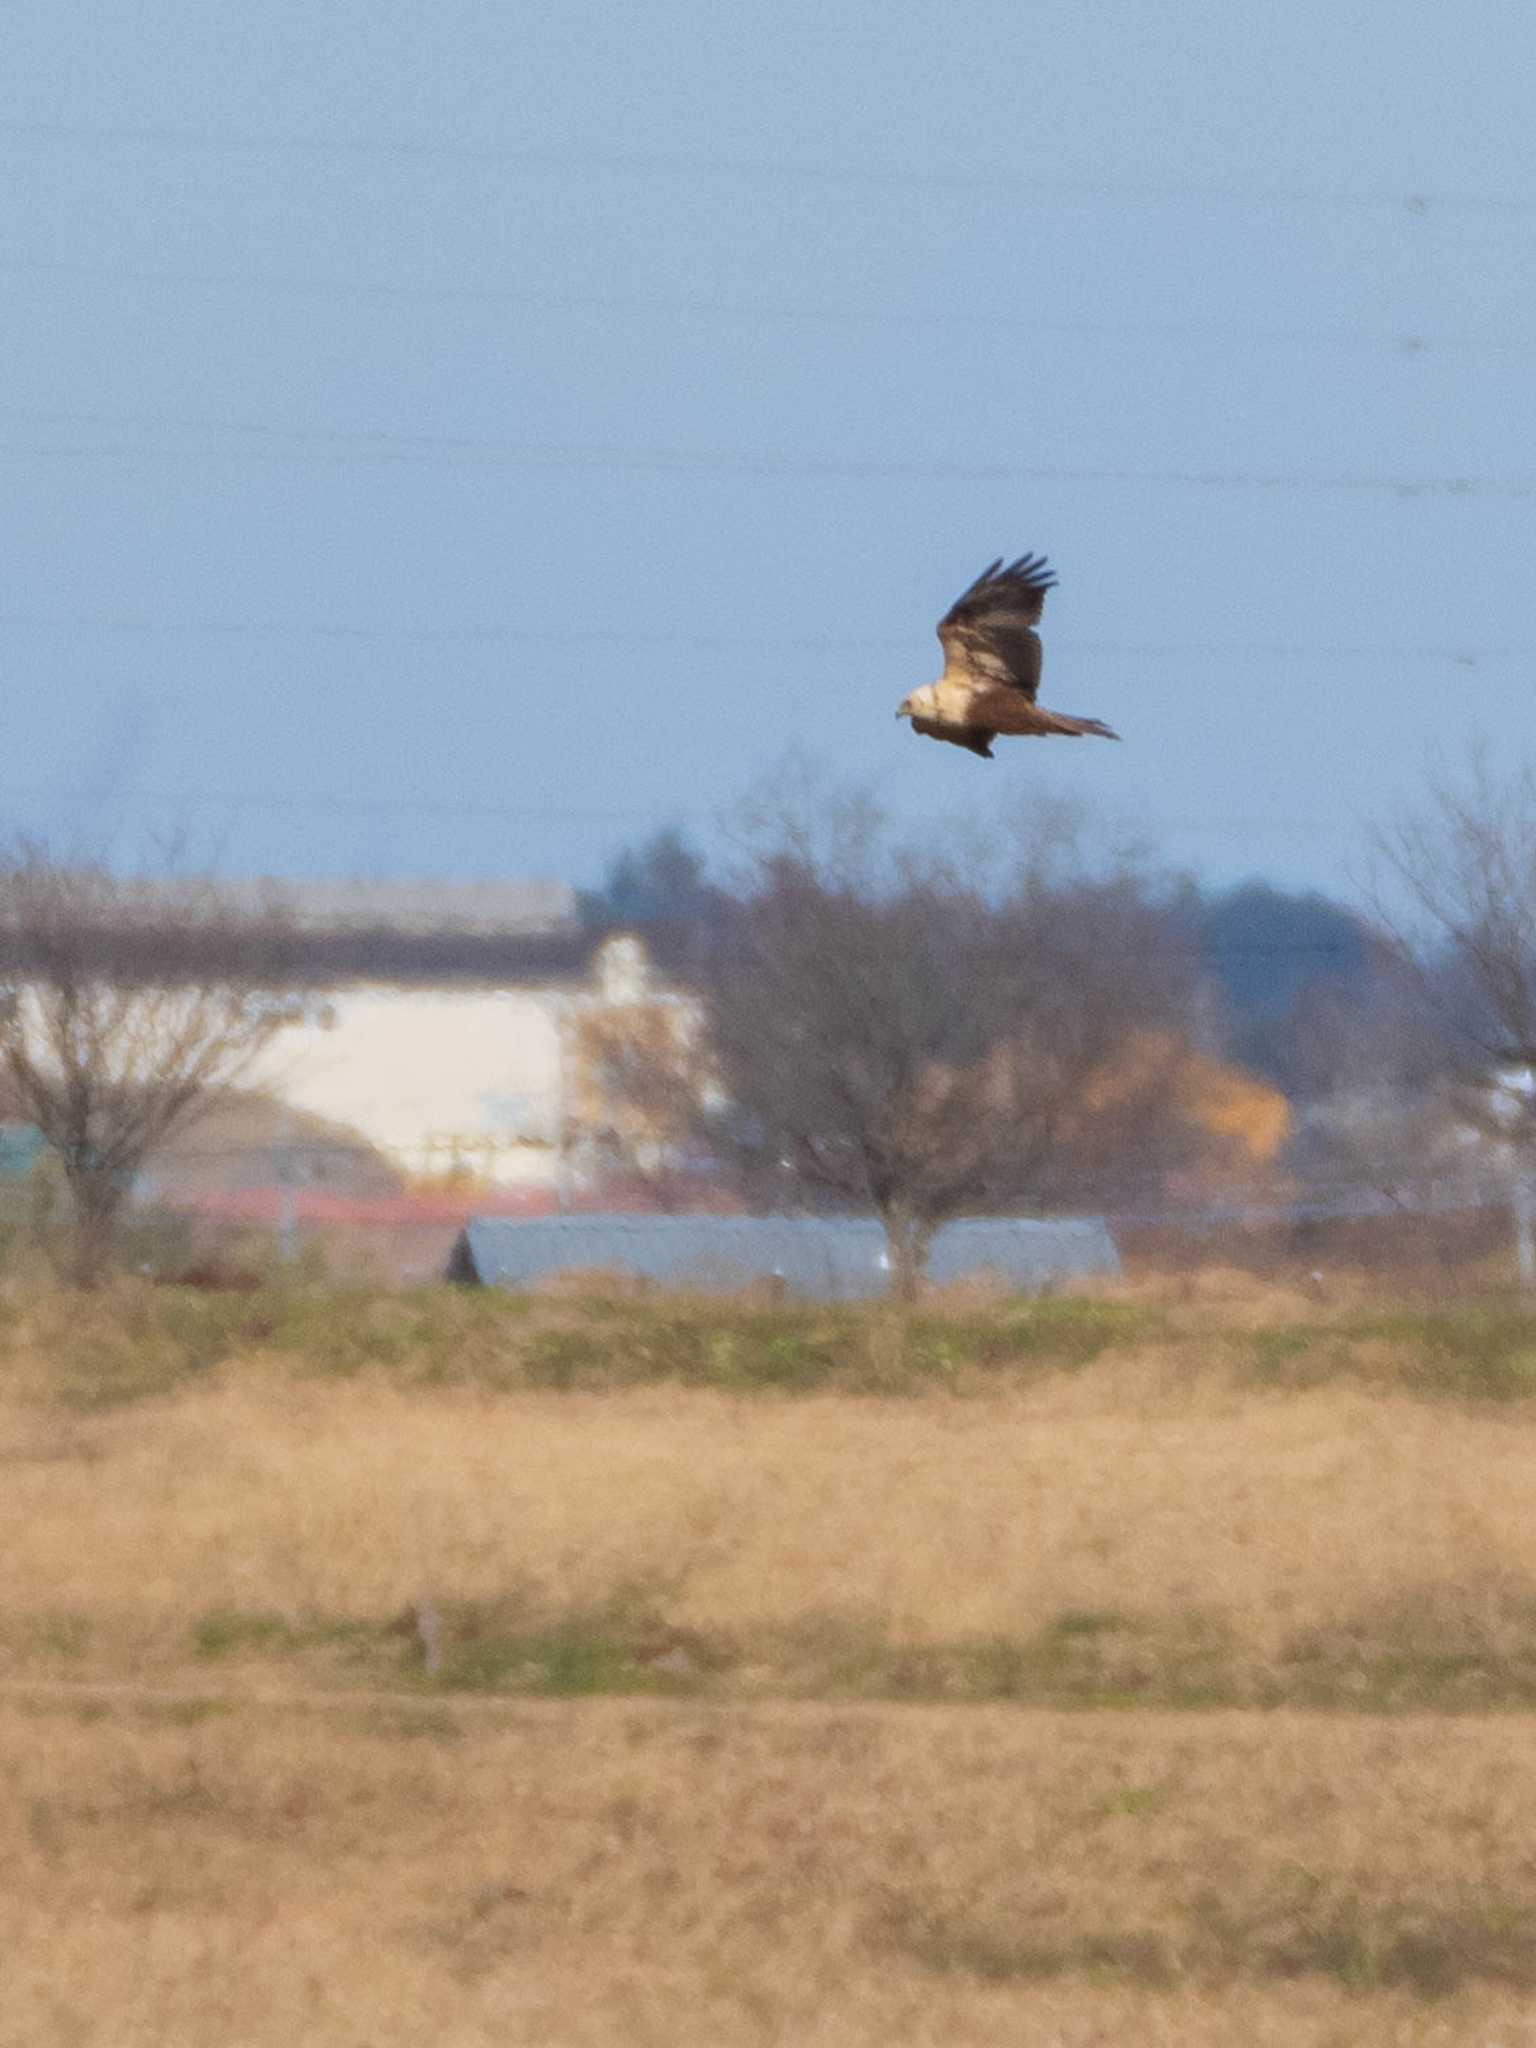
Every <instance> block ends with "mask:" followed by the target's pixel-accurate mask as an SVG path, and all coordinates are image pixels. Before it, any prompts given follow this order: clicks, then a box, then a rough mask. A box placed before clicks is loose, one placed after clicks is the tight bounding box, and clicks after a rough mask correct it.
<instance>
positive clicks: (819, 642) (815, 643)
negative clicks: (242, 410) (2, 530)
mask: <svg viewBox="0 0 1536 2048" xmlns="http://www.w3.org/2000/svg"><path fill="white" fill-rule="evenodd" d="M0 631H6V632H16V633H121V634H130V635H134V634H137V635H143V636H145V637H153V636H157V635H164V636H166V637H168V638H188V639H200V638H209V639H222V638H229V639H269V638H270V639H302V640H339V641H349V640H356V641H374V640H386V641H397V642H400V643H402V644H404V645H426V646H452V645H455V644H460V643H463V644H468V645H471V646H473V645H477V644H481V643H485V644H491V645H495V644H499V643H512V644H515V645H520V646H523V645H525V646H531V647H572V646H578V647H581V646H585V647H619V648H625V649H630V650H636V651H638V650H663V649H670V648H675V647H690V648H696V649H698V650H700V651H704V652H714V653H720V654H739V653H749V654H768V655H785V656H789V655H889V656H891V657H893V658H895V657H899V656H900V655H902V654H905V653H907V652H909V651H910V649H911V646H912V638H911V636H910V635H908V636H906V637H898V636H896V635H894V634H892V635H887V636H875V635H873V634H871V635H852V634H841V635H840V634H809V633H807V634H790V635H778V636H769V635H762V634H746V633H679V632H666V631H653V630H635V629H631V628H629V627H624V626H585V627H536V626H524V625H521V624H517V623H512V622H506V621H500V620H490V621H486V622H485V623H483V624H475V625H463V626H411V625H396V624H379V623H367V624H365V623H354V622H347V621H332V620H315V619H239V618H202V619H175V618H154V617H146V616H142V615H132V614H126V613H114V612H98V613H92V612H80V613H65V614H47V613H40V612H0ZM1051 644H1052V647H1053V649H1054V650H1055V652H1056V653H1058V654H1066V655H1073V656H1077V655H1092V656H1096V657H1106V656H1107V657H1111V658H1113V659H1117V660H1148V661H1190V660H1211V661H1258V662H1269V661H1276V662H1319V661H1320V662H1346V661H1347V662H1365V663H1373V662H1384V663H1388V664H1402V663H1408V662H1421V663H1434V664H1437V665H1439V664H1445V665H1448V666H1452V667H1456V668H1467V669H1475V668H1481V667H1484V666H1492V665H1494V664H1499V663H1505V662H1518V661H1536V641H1532V642H1528V643H1526V644H1523V645H1522V644H1520V643H1510V644H1508V645H1505V646H1476V645H1465V644H1464V645H1460V646H1456V645H1444V646H1432V645H1425V646H1398V647H1391V646H1365V645H1360V644H1358V643H1354V644H1349V643H1340V644H1332V645H1330V644H1327V643H1322V642H1318V643H1311V644H1308V643H1305V642H1291V643H1287V642H1283V641H1260V640H1205V641H1200V640H1171V641H1113V640H1069V639H1062V638H1059V637H1055V636H1053V638H1052V643H1051Z"/></svg>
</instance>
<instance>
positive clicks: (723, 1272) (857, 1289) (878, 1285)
mask: <svg viewBox="0 0 1536 2048" xmlns="http://www.w3.org/2000/svg"><path fill="white" fill-rule="evenodd" d="M610 1268H623V1269H625V1270H626V1271H629V1272H632V1273H636V1274H640V1275H642V1276H644V1277H645V1278H647V1279H650V1280H656V1281H660V1282H663V1283H665V1284H667V1285H670V1286H675V1287H689V1288H697V1289H700V1290H703V1291H706V1292H712V1291H721V1292H727V1291H730V1290H733V1289H735V1288H738V1287H742V1286H744V1285H746V1284H748V1283H750V1282H751V1281H753V1280H758V1279H767V1278H775V1279H779V1280H781V1281H782V1282H783V1283H784V1285H785V1287H786V1288H787V1289H788V1290H789V1291H790V1292H791V1293H794V1294H803V1295H809V1296H812V1297H815V1298H817V1299H820V1300H855V1299H859V1298H861V1297H865V1296H869V1295H876V1294H882V1293H884V1292H885V1289H886V1286H887V1282H888V1277H889V1268H888V1266H887V1263H886V1239H885V1232H884V1230H883V1229H882V1228H881V1226H880V1225H879V1224H878V1223H877V1222H876V1221H875V1220H874V1219H873V1218H872V1217H863V1216H561V1217H550V1218H541V1219H539V1220H536V1221H527V1222H525V1221H522V1220H518V1219H509V1218H506V1217H490V1216H478V1217H474V1218H472V1219H471V1220H470V1222H469V1223H468V1224H467V1225H466V1226H465V1228H464V1230H463V1232H462V1233H461V1234H460V1236H459V1239H458V1242H457V1243H456V1245H455V1247H454V1252H453V1257H452V1259H451V1261H450V1263H449V1269H448V1277H449V1278H450V1279H452V1280H462V1281H467V1282H471V1283H474V1282H479V1283H480V1284H481V1285H484V1286H497V1287H522V1286H526V1285H527V1284H528V1282H529V1281H531V1280H537V1279H539V1278H541V1277H543V1276H545V1275H548V1274H551V1273H559V1272H569V1271H580V1270H607V1269H610ZM1119 1270H1120V1256H1119V1253H1118V1252H1117V1251H1116V1249H1115V1242H1114V1239H1113V1238H1112V1237H1111V1236H1110V1233H1109V1228H1108V1225H1107V1224H1106V1223H1105V1222H1104V1221H1103V1219H1102V1218H1100V1217H1092V1216H1063V1217H1053V1218H1051V1219H1049V1220H1048V1221H1039V1220H1036V1219H1034V1218H1023V1217H1012V1216H1003V1217H974V1218H967V1219H965V1220H963V1221H961V1222H957V1223H951V1224H948V1225H946V1227H945V1228H944V1229H942V1230H940V1231H939V1232H938V1233H937V1234H936V1236H935V1238H934V1240H933V1249H932V1251H931V1253H930V1256H929V1260H928V1277H929V1279H930V1280H934V1281H938V1282H943V1281H946V1280H957V1279H960V1278H961V1277H963V1276H964V1275H967V1274H973V1273H982V1272H994V1273H996V1274H998V1275H999V1277H1001V1278H1002V1279H1004V1280H1006V1281H1007V1282H1009V1283H1010V1284H1011V1285H1012V1286H1015V1287H1018V1288H1020V1289H1021V1290H1024V1291H1026V1292H1034V1291H1038V1290H1039V1289H1041V1288H1043V1287H1046V1286H1048V1285H1050V1284H1051V1283H1052V1282H1054V1281H1056V1280H1061V1279H1081V1278H1086V1277H1087V1276H1089V1275H1090V1274H1116V1273H1118V1272H1119Z"/></svg>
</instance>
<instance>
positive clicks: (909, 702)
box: [896, 683, 937, 718]
mask: <svg viewBox="0 0 1536 2048" xmlns="http://www.w3.org/2000/svg"><path fill="white" fill-rule="evenodd" d="M936 708H937V707H936V706H935V704H934V701H933V685H932V683H924V685H923V687H922V688H921V689H920V690H909V691H908V693H907V695H906V696H905V697H903V698H902V700H901V702H900V703H899V704H898V705H897V707H896V716H897V717H898V718H932V717H933V715H934V712H935V710H936Z"/></svg>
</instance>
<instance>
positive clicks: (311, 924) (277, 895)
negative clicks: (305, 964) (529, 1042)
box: [123, 876, 576, 938]
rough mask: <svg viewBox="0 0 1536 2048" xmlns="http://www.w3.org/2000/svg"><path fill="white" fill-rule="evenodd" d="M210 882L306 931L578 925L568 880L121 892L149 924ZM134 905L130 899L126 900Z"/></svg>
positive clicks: (176, 885)
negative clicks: (286, 916)
mask: <svg viewBox="0 0 1536 2048" xmlns="http://www.w3.org/2000/svg"><path fill="white" fill-rule="evenodd" d="M210 887H211V889H212V891H213V893H214V894H215V895H216V896H217V897H218V899H219V900H220V901H221V902H222V903H224V904H227V905H228V907H229V909H230V910H231V911H232V912H233V913H234V914H236V915H238V916H260V915H261V914H262V913H263V912H265V911H268V910H270V909H272V908H273V907H274V906H276V907H278V908H280V909H282V910H284V911H286V912H287V913H288V914H289V915H290V916H291V918H292V920H293V922H294V923H295V924H296V925H297V926H298V928H299V930H300V931H304V932H389V933H398V934H400V935H402V936H407V937H418V936H421V935H423V934H428V933H431V934H448V933H458V934H462V935H467V936H471V937H476V938H493V937H502V936H507V937H512V936H519V937H521V936H527V935H532V934H542V933H551V932H566V931H571V930H574V929H575V926H576V891H575V890H574V889H573V888H572V887H571V885H570V883H569V882H554V881H542V880H532V881H509V882H446V881H364V880H348V879H345V878H333V877H324V878H321V879H319V880H298V881H291V880H284V879H281V878H277V877H271V876H253V877H234V878H231V879H228V880H225V879H223V878H214V879H213V880H212V882H211V883H210V882H209V881H207V880H206V879H204V878H200V877H194V878H189V879H188V880H187V882H186V883H184V884H183V883H180V882H178V880H177V879H176V878H175V877H169V878H166V879H160V878H152V879H146V880H144V881H142V882H128V883H125V884H124V885H123V893H124V894H125V895H126V896H127V897H128V898H129V899H130V903H131V906H132V908H134V909H136V910H137V913H138V916H139V917H140V919H141V920H142V921H143V922H144V923H145V924H151V923H153V922H154V921H155V920H156V919H157V918H159V917H162V916H163V915H164V914H165V913H166V912H167V911H170V912H172V913H173V914H174V911H175V908H176V904H177V900H178V897H179V896H180V895H182V894H183V893H185V894H187V895H189V896H193V897H195V898H196V899H198V900H201V899H202V897H203V894H204V892H205V891H207V890H208V889H209V888H210ZM123 907H124V908H125V909H127V908H129V907H130V905H129V904H125V905H124V906H123Z"/></svg>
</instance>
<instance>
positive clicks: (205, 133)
mask: <svg viewBox="0 0 1536 2048" xmlns="http://www.w3.org/2000/svg"><path fill="white" fill-rule="evenodd" d="M0 135H11V136H14V137H16V138H17V139H18V140H31V141H38V142H64V143H97V144H107V145H112V146H119V147H120V146H125V145H126V146H131V147H136V148H137V147H144V148H154V149H175V150H206V151H213V152H224V153H236V154H252V153H255V154H268V153H284V152H291V153H294V154H300V155H307V156H334V157H393V158H395V159H397V160H399V161H402V162H424V163H425V162H443V163H460V164H471V165H483V166H496V167H500V168H506V169H513V168H518V169H523V170H529V171H551V172H559V173H569V172H571V171H597V172H601V173H604V174H607V175H611V176H618V177H634V176H642V177H665V178H736V179H741V180H744V181H748V182H753V183H781V184H800V185H812V186H837V185H844V186H850V187H858V186H863V187H866V188H869V189H871V190H877V191H878V190H896V191H914V190H919V191H921V190H926V191H948V192H1016V193H1029V194H1031V195H1033V196H1035V197H1037V198H1042V199H1068V200H1070V199H1111V200H1116V201H1119V202H1122V203H1123V202H1125V201H1127V200H1133V201H1134V200H1140V201H1143V202H1154V203H1155V202H1160V201H1166V200H1200V201H1203V202H1206V203H1218V204H1225V205H1239V206H1266V207H1276V206H1279V207H1324V208H1332V209H1342V208H1350V209H1354V208H1368V209H1375V210H1387V211H1390V212H1393V213H1401V214H1404V215H1406V216H1407V217H1408V218H1410V219H1422V218H1423V217H1424V216H1426V215H1428V214H1430V213H1432V212H1437V211H1455V212H1472V213H1487V214H1497V215H1509V216H1520V215H1526V214H1530V213H1533V212H1536V200H1533V199H1529V198H1525V197H1522V196H1513V195H1509V194H1505V193H1486V192H1457V191H1436V190H1421V191H1413V190H1407V191H1403V190H1391V191H1383V190H1375V191H1341V190H1339V189H1337V188H1332V189H1330V188H1327V187H1316V186H1261V185H1232V184H1224V183H1222V182H1221V181H1220V180H1217V179H1210V180H1200V179H1190V180H1187V181H1183V182H1169V183H1156V182H1136V181H1133V180H1128V179H1127V180H1114V179H1102V178H1059V177H1057V178H1041V177H1031V176H1027V175H1024V174H1021V173H1019V172H1014V171H1007V170H996V169H986V168H980V169H974V170H953V171H952V170H943V171H937V170H908V169H904V168H900V167H892V166H888V165H875V166H869V165H859V164H847V163H841V164H840V163H816V162H807V161H793V160H787V159H766V158H748V157H718V156H712V157H706V156H684V155H675V154H669V153H667V152H663V151H644V150H593V149H580V150H577V149H552V148H541V147H523V148H515V147H509V146H507V145H496V144H474V143H462V142H442V141H430V140H428V141H418V140H411V139H408V138H404V137H390V136H365V135H357V136H351V135H322V134H293V133H287V134H261V133H258V132H255V131H251V130H232V129H225V130H215V129H205V128H181V127H176V126H172V125H169V124H166V125H159V126H151V125H147V124H141V123H134V122H84V121H37V120H23V119H19V118H15V117H7V118H0Z"/></svg>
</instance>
